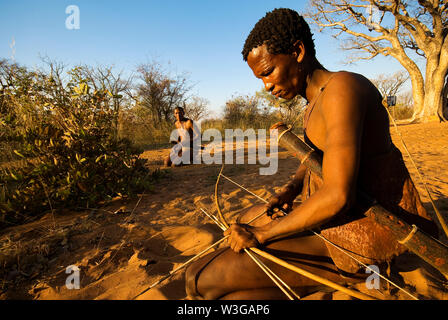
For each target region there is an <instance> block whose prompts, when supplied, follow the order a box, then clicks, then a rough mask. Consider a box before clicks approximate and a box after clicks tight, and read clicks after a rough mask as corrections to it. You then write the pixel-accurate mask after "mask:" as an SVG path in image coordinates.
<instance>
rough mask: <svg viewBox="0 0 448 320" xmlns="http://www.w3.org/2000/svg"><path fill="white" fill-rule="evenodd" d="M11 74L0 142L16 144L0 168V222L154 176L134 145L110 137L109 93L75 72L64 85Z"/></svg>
mask: <svg viewBox="0 0 448 320" xmlns="http://www.w3.org/2000/svg"><path fill="white" fill-rule="evenodd" d="M13 71H14V70H13V69H11V75H12V76H14V77H16V78H15V79H14V82H13V83H11V85H10V86H8V87H3V89H2V91H1V100H0V101H1V102H2V103H3V108H1V109H0V110H1V111H2V112H0V116H1V118H0V126H1V131H2V132H3V133H4V134H3V137H2V140H3V143H8V142H15V143H14V144H13V145H14V150H13V153H14V157H10V158H9V163H7V164H3V165H2V166H1V167H0V213H1V214H2V221H4V222H11V221H13V222H21V221H23V218H24V217H28V216H32V215H36V214H38V213H41V212H42V211H45V210H54V209H57V208H62V207H64V208H66V207H75V206H77V207H83V206H84V207H91V206H92V205H94V204H96V203H98V202H99V201H104V200H108V199H111V198H113V197H115V196H117V195H118V196H131V195H134V194H135V193H137V192H141V191H143V190H147V189H150V188H151V183H152V181H153V180H154V178H155V177H157V175H158V174H159V173H158V171H156V172H152V173H151V172H149V171H148V170H147V169H146V168H145V166H144V161H145V160H143V159H139V154H140V150H138V149H136V148H134V147H133V146H132V144H131V143H130V141H129V140H126V139H119V138H117V137H116V135H115V134H114V132H115V131H114V130H115V127H114V121H113V120H114V116H115V115H114V111H113V110H112V109H111V108H110V107H109V104H108V103H106V102H107V99H109V98H110V96H111V94H110V92H108V91H107V90H92V89H91V88H90V87H89V86H88V84H87V83H86V81H84V80H83V79H80V78H79V77H77V76H76V69H73V70H72V72H71V73H70V74H71V76H72V77H71V79H70V80H69V82H68V83H67V85H65V86H64V85H63V84H62V82H61V81H57V80H56V81H55V80H54V78H53V75H52V74H45V73H42V72H39V73H37V72H36V73H27V74H26V77H23V76H20V75H18V74H17V73H14V72H13ZM5 105H6V106H8V108H6V107H4V106H5ZM6 133H7V134H6ZM9 144H10V145H11V143H9ZM17 159H22V160H21V161H17Z"/></svg>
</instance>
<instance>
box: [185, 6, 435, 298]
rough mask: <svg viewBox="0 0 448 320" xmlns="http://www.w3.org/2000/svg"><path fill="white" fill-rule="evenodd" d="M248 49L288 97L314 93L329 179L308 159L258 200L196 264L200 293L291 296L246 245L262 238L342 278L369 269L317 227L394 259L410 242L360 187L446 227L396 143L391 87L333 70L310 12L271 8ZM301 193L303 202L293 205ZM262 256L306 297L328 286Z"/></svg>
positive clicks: (253, 64)
mask: <svg viewBox="0 0 448 320" xmlns="http://www.w3.org/2000/svg"><path fill="white" fill-rule="evenodd" d="M243 58H244V60H245V61H247V63H248V65H249V67H250V68H251V69H252V71H253V73H254V75H255V77H257V78H259V79H261V80H262V81H263V83H264V85H265V88H266V90H267V91H269V92H271V93H272V94H273V95H275V96H277V97H282V98H284V99H292V98H294V97H295V96H297V95H300V96H302V97H304V98H306V99H307V101H308V102H309V104H308V107H307V110H306V112H305V117H304V138H305V141H306V142H307V144H308V145H310V146H311V147H312V148H313V149H314V150H315V151H316V152H318V153H319V154H320V155H321V156H322V158H323V161H322V177H323V179H322V180H320V179H318V177H317V176H316V175H315V174H313V172H311V171H310V170H309V169H308V168H306V167H305V166H304V165H303V164H301V165H300V166H299V168H298V169H297V172H296V174H295V176H294V178H293V179H292V180H291V181H290V182H289V183H288V184H287V185H286V186H285V187H284V188H283V190H282V192H280V193H279V194H277V195H275V196H274V197H273V199H271V201H270V203H269V204H268V205H267V206H263V205H262V206H260V205H259V206H255V207H252V208H251V209H249V210H248V211H247V212H246V213H245V214H243V215H242V216H241V218H240V219H239V222H238V223H236V224H233V225H231V226H230V228H229V229H228V230H227V231H226V232H225V235H228V236H229V239H228V243H229V248H223V249H219V250H217V251H215V252H213V253H210V254H208V255H207V256H205V257H203V258H202V259H200V260H198V261H197V262H195V263H194V264H192V265H190V266H189V268H188V269H187V271H186V291H187V293H188V295H189V296H190V297H191V298H197V299H200V298H203V299H204V298H205V299H284V298H285V296H284V295H283V293H282V292H281V291H280V290H279V289H278V288H277V287H276V286H275V285H274V284H273V282H272V281H271V280H270V279H269V278H268V277H267V276H266V275H265V274H264V273H263V271H261V270H260V269H259V268H258V266H257V265H256V264H255V263H254V262H253V261H252V260H251V259H250V258H249V256H248V255H246V254H244V252H242V250H243V249H244V248H250V247H256V246H261V247H263V249H264V250H266V251H267V252H269V253H271V254H274V255H275V256H277V257H279V258H281V259H283V260H286V261H287V262H289V263H291V264H295V265H297V266H298V267H300V268H302V269H305V270H307V271H309V272H311V273H314V274H317V275H319V276H322V277H325V278H327V279H329V280H331V281H333V282H337V283H341V284H346V283H347V282H349V283H353V282H357V281H362V280H363V279H364V278H365V277H366V273H365V270H364V269H363V267H362V266H361V265H360V264H358V263H357V262H356V261H354V260H353V259H352V258H350V257H349V256H348V255H346V254H344V252H341V251H340V250H339V249H338V248H336V247H334V246H333V245H330V244H329V243H327V242H326V241H324V240H323V239H322V238H320V237H318V236H317V235H315V234H313V233H312V232H310V230H316V231H317V232H319V233H320V235H321V236H322V237H324V238H325V239H326V240H328V241H331V243H333V244H335V245H337V246H338V247H339V248H342V249H343V251H345V252H347V253H350V254H351V255H352V256H355V257H356V258H357V259H358V260H359V261H361V262H363V263H365V264H367V265H370V264H376V265H377V266H378V267H380V268H382V267H384V266H387V263H389V262H390V261H392V259H393V258H394V257H395V256H397V255H399V254H401V253H403V252H405V251H406V247H404V246H403V245H401V244H400V243H398V241H397V240H396V239H395V237H394V236H393V234H392V232H391V231H390V230H389V229H387V228H384V227H383V226H382V225H379V224H378V223H377V222H375V221H373V219H370V218H367V217H365V216H364V215H363V212H361V211H360V210H359V209H357V207H356V206H355V205H354V204H355V200H356V190H357V189H358V188H360V189H361V190H363V191H365V192H366V193H368V194H369V195H370V196H372V197H374V198H375V199H376V200H377V201H378V202H379V203H380V204H381V205H382V206H383V207H385V208H386V209H387V210H389V211H390V212H393V213H394V214H396V215H397V216H398V217H400V218H401V219H403V220H404V221H406V222H407V223H409V224H415V225H417V226H418V227H419V228H421V229H422V230H424V231H426V232H427V233H429V234H431V235H433V236H436V235H437V227H436V225H435V224H434V223H433V222H432V220H431V218H430V216H429V215H428V213H427V212H426V211H425V209H424V207H423V205H422V203H421V201H420V198H419V195H418V193H417V190H416V188H415V186H414V184H413V182H412V180H411V178H410V176H409V173H408V171H407V169H406V166H405V165H404V161H403V158H402V156H401V153H400V151H399V150H398V149H397V148H396V147H395V146H394V144H393V143H392V140H391V137H390V132H389V119H388V115H387V113H386V110H385V109H384V107H383V106H382V104H381V94H380V93H379V92H378V90H377V88H375V86H374V85H373V84H372V83H371V82H370V81H369V80H368V79H366V78H365V77H363V76H362V75H359V74H356V73H351V72H344V71H340V72H331V71H328V70H327V69H325V68H324V67H323V66H322V65H321V64H320V63H319V61H318V60H317V58H316V53H315V48H314V43H313V39H312V34H311V32H310V29H309V26H308V24H307V23H306V22H305V20H304V19H303V17H302V16H300V15H299V14H298V13H297V12H295V11H293V10H290V9H275V10H274V11H272V12H269V13H267V14H266V16H265V17H264V18H262V19H260V21H258V23H257V24H256V25H255V27H254V29H253V30H252V31H251V33H250V34H249V36H248V38H247V40H246V43H245V45H244V49H243ZM299 195H301V200H302V202H301V204H300V205H298V206H293V201H294V199H295V198H296V197H297V196H299ZM275 208H285V209H287V211H289V214H288V215H286V216H278V217H275V216H276V214H275V215H272V213H273V210H274V209H275ZM261 212H267V213H269V214H271V216H272V217H273V218H272V219H271V218H270V217H269V216H267V215H264V216H263V217H262V218H260V219H258V220H257V221H255V223H253V224H252V225H248V224H247V222H248V221H249V220H250V219H251V218H252V217H255V216H256V215H257V214H259V213H261ZM262 260H263V262H265V263H266V265H267V266H268V267H270V268H271V269H272V270H273V271H274V272H275V273H276V274H278V275H279V276H280V278H282V279H283V280H284V281H285V282H286V283H287V284H288V285H290V286H291V287H293V288H294V289H295V290H296V292H297V293H298V294H299V295H300V296H304V295H307V294H309V293H310V292H312V291H313V290H315V289H314V288H315V287H317V285H318V283H316V282H315V281H313V280H310V279H308V278H306V277H304V276H301V275H298V274H296V273H293V272H292V271H289V270H286V269H285V268H283V267H280V266H278V265H276V264H273V263H271V262H270V261H266V260H265V259H262Z"/></svg>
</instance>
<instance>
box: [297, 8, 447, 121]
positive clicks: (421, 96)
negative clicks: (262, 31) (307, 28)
mask: <svg viewBox="0 0 448 320" xmlns="http://www.w3.org/2000/svg"><path fill="white" fill-rule="evenodd" d="M447 8H448V3H447V1H446V0H418V1H415V0H356V1H347V0H311V1H310V5H309V10H308V13H307V15H306V16H307V17H308V18H310V19H311V20H312V21H313V22H314V23H315V24H316V25H317V26H319V30H323V29H325V28H328V29H330V30H333V31H335V33H334V34H333V35H334V36H335V37H340V35H341V34H346V35H348V38H347V39H346V41H344V42H343V45H342V48H343V49H346V50H357V51H360V52H363V53H364V54H361V55H355V56H352V57H350V61H352V62H353V61H357V60H369V59H372V58H374V57H376V56H378V55H380V54H381V55H384V56H392V57H394V58H395V59H397V60H398V61H399V62H400V63H401V64H402V65H403V67H404V68H405V69H406V70H407V71H408V72H409V75H410V78H411V82H412V93H413V97H414V103H415V104H414V113H413V116H412V118H411V120H412V121H428V120H430V119H431V118H434V117H438V118H439V119H440V120H441V121H442V120H446V117H445V116H444V112H443V108H446V105H445V106H444V104H443V99H442V91H443V88H444V84H445V78H446V76H447V72H448V39H447V34H448V13H447ZM416 56H421V57H424V58H425V59H426V66H425V67H426V68H425V71H424V72H423V71H422V70H420V68H419V66H418V65H417V63H416V62H415V58H414V57H416Z"/></svg>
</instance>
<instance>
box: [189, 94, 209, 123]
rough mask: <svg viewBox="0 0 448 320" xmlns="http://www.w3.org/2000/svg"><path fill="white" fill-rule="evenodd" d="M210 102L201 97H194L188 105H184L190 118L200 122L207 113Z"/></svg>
mask: <svg viewBox="0 0 448 320" xmlns="http://www.w3.org/2000/svg"><path fill="white" fill-rule="evenodd" d="M208 104H209V101H208V100H207V99H204V98H201V97H196V96H195V97H192V98H191V99H190V100H189V101H188V102H187V103H184V111H185V114H186V115H187V117H188V118H190V119H192V120H194V121H199V120H200V119H202V118H203V117H204V116H205V115H206V113H207V106H208Z"/></svg>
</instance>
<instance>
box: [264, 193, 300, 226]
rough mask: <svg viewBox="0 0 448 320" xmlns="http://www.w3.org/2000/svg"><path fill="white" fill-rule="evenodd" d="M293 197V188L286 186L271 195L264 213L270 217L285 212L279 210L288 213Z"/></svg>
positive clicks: (282, 214)
mask: <svg viewBox="0 0 448 320" xmlns="http://www.w3.org/2000/svg"><path fill="white" fill-rule="evenodd" d="M295 198H296V192H295V190H293V189H292V188H288V187H286V188H285V189H284V190H283V191H282V192H280V193H279V194H277V195H275V196H274V197H272V198H271V199H270V200H269V202H268V203H267V204H266V214H267V215H268V216H269V217H271V219H276V218H277V217H282V216H284V215H285V214H284V213H283V212H282V211H281V210H283V211H285V212H286V213H289V212H290V211H291V210H292V206H293V201H294V199H295Z"/></svg>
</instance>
